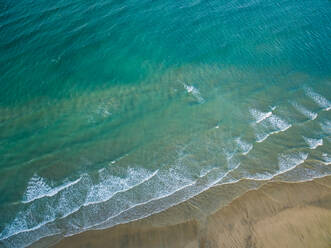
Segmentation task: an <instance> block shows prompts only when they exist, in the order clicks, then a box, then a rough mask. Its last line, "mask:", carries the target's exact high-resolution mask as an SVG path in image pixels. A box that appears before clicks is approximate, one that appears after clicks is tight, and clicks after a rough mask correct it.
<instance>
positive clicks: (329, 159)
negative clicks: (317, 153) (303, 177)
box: [322, 153, 331, 165]
mask: <svg viewBox="0 0 331 248" xmlns="http://www.w3.org/2000/svg"><path fill="white" fill-rule="evenodd" d="M322 158H323V161H324V162H323V163H324V164H325V165H329V164H331V156H329V154H327V153H323V154H322Z"/></svg>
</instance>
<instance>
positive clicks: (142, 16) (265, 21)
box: [0, 0, 331, 247]
mask: <svg viewBox="0 0 331 248" xmlns="http://www.w3.org/2000/svg"><path fill="white" fill-rule="evenodd" d="M0 9H1V12H0V37H1V40H0V51H1V53H0V54H1V55H0V63H1V66H0V75H1V76H0V85H1V91H0V158H1V160H0V246H4V247H22V246H27V245H29V244H33V243H35V242H36V241H38V240H39V239H41V238H43V237H47V236H53V235H56V234H60V235H62V236H67V235H73V234H75V233H79V232H82V231H84V230H88V229H97V228H107V227H111V226H114V225H117V224H119V223H125V222H129V221H132V220H135V219H140V218H143V217H146V216H148V215H151V214H152V213H156V212H160V211H163V210H165V209H167V208H169V207H171V206H174V205H176V204H178V203H180V202H183V201H185V200H187V199H189V198H191V197H193V196H195V195H197V194H200V193H201V192H203V191H205V190H206V189H208V188H210V187H212V186H215V185H219V184H223V183H229V182H232V183H235V182H236V181H238V180H239V179H241V178H250V179H256V180H274V177H275V176H277V175H278V176H277V178H279V180H287V181H297V180H310V179H312V178H314V177H321V176H324V175H330V174H331V168H330V163H331V150H330V145H331V137H330V135H331V116H330V115H331V111H330V109H331V87H330V86H331V70H330V68H331V59H330V58H331V49H330V46H329V43H330V41H331V38H330V37H331V26H330V24H329V23H331V5H330V2H329V1H327V0H317V1H316V0H314V1H312V0H311V1H304V2H297V1H294V0H282V1H274V0H267V1H243V0H237V1H196V0H195V1H176V2H173V1H132V0H129V1H126V2H118V1H109V0H105V1H98V2H90V1H81V0H80V1H78V0H75V1H71V2H70V3H68V2H67V1H57V2H54V3H51V2H49V1H39V2H35V1H28V0H23V1H21V2H20V3H19V4H17V3H13V2H10V1H5V2H2V3H0ZM277 180H278V179H277ZM229 194H230V193H229Z"/></svg>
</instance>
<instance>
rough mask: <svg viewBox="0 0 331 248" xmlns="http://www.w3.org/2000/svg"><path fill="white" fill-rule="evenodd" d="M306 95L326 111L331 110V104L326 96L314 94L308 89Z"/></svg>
mask: <svg viewBox="0 0 331 248" xmlns="http://www.w3.org/2000/svg"><path fill="white" fill-rule="evenodd" d="M305 93H306V95H307V96H309V97H310V98H311V99H312V100H313V101H314V102H315V103H317V104H318V105H319V106H320V107H322V108H323V109H324V110H325V111H329V110H330V109H331V102H330V101H329V100H328V99H326V98H325V97H324V96H322V95H320V94H318V93H316V92H314V91H313V90H312V89H311V88H308V87H306V88H305Z"/></svg>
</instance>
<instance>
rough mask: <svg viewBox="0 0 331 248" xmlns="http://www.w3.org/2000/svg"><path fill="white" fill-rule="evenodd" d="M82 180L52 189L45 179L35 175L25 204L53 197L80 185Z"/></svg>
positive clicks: (25, 198) (26, 194)
mask: <svg viewBox="0 0 331 248" xmlns="http://www.w3.org/2000/svg"><path fill="white" fill-rule="evenodd" d="M81 179H82V178H81V177H80V178H78V179H77V180H75V181H71V182H68V183H65V184H63V185H60V186H58V187H55V188H51V187H50V186H49V185H48V184H47V182H46V181H45V179H44V178H42V177H39V176H38V175H37V174H34V175H33V177H32V178H31V179H30V181H29V183H28V187H27V189H26V191H25V194H24V196H23V200H22V202H23V203H29V202H32V201H35V200H37V199H40V198H43V197H51V196H54V195H56V194H57V193H59V192H60V191H62V190H64V189H66V188H68V187H70V186H72V185H74V184H76V183H78V182H79V181H80V180H81Z"/></svg>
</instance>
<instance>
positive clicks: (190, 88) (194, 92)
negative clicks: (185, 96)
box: [183, 83, 204, 103]
mask: <svg viewBox="0 0 331 248" xmlns="http://www.w3.org/2000/svg"><path fill="white" fill-rule="evenodd" d="M183 85H184V88H185V90H186V91H187V93H189V94H192V95H193V96H194V97H195V98H196V99H197V100H198V102H199V103H203V102H204V99H203V97H202V96H201V94H200V91H199V90H198V89H197V88H195V87H194V86H193V85H187V84H185V83H183Z"/></svg>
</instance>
